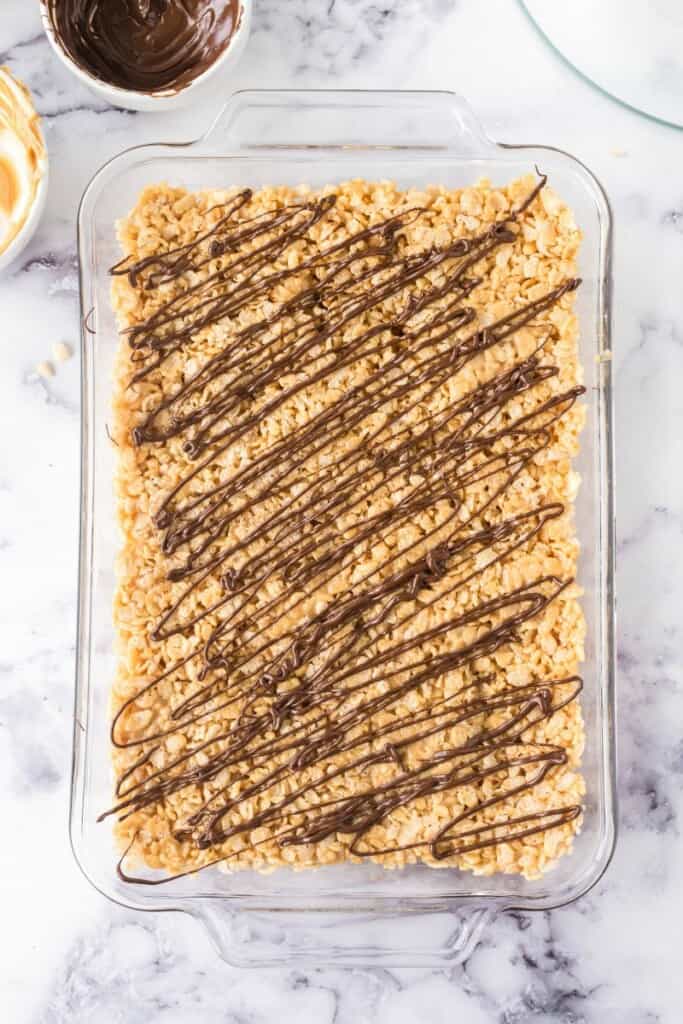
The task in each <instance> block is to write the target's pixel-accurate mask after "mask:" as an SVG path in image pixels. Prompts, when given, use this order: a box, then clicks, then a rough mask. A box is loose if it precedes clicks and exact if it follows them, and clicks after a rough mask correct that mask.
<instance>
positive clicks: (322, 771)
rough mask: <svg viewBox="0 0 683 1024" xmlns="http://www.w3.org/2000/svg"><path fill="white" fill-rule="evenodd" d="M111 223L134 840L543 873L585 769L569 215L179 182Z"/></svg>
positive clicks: (121, 750) (124, 745) (125, 745)
mask: <svg viewBox="0 0 683 1024" xmlns="http://www.w3.org/2000/svg"><path fill="white" fill-rule="evenodd" d="M119 236H120V240H121V245H122V247H123V252H124V258H123V259H122V260H121V262H120V263H119V264H118V265H117V266H116V267H114V268H113V270H112V273H113V302H114V307H115V310H116V313H117V316H118V320H119V324H120V329H121V342H120V348H119V352H118V358H117V366H116V380H115V390H114V417H115V418H114V426H113V439H114V440H115V442H116V444H117V446H118V449H117V452H118V477H117V502H118V514H119V522H120V526H121V531H122V538H123V539H122V547H121V553H120V559H119V563H118V589H117V595H116V601H115V610H114V614H115V623H116V629H117V635H118V654H119V668H118V675H117V678H116V680H115V683H114V687H113V696H112V703H113V724H112V741H113V748H114V755H113V756H114V765H115V771H116V776H117V782H116V792H115V800H114V806H113V807H112V808H111V809H110V810H109V811H108V812H106V813H107V814H114V815H115V816H116V832H117V836H118V838H119V840H120V843H121V847H122V849H126V850H129V855H128V858H127V860H126V865H128V864H134V863H135V860H137V861H138V863H140V862H142V863H144V864H145V865H147V866H148V867H150V868H158V869H162V870H163V872H164V873H170V874H177V873H181V872H186V871H191V870H195V869H199V868H201V867H204V866H207V865H210V864H214V863H218V864H220V865H221V867H223V868H225V869H227V870H236V869H239V868H244V867H256V868H270V867H273V866H279V865H291V866H293V867H299V868H301V867H313V866H318V865H324V864H331V863H335V862H338V861H344V860H358V861H360V860H363V859H365V858H371V859H372V860H374V861H377V862H378V863H380V864H382V865H384V866H385V867H400V866H402V865H405V864H410V863H415V862H418V861H421V862H425V863H427V864H430V865H432V866H451V867H458V868H460V869H462V870H468V871H473V872H475V873H477V874H481V875H488V874H491V873H493V872H496V871H506V872H517V873H520V874H522V875H524V876H525V877H527V878H534V877H537V876H539V875H540V874H541V873H542V872H544V871H545V870H546V869H547V868H548V867H549V866H551V865H552V864H553V863H555V862H556V861H557V859H558V858H559V857H560V856H561V855H562V854H564V853H566V852H567V851H568V850H569V849H570V847H571V844H572V838H573V836H574V834H575V833H576V831H577V829H578V828H579V826H580V821H581V801H582V797H583V794H584V784H583V780H582V777H581V775H580V773H579V760H580V756H581V751H582V745H583V728H582V721H581V711H580V707H579V702H578V700H577V695H578V693H579V691H580V689H581V680H580V678H579V677H578V675H577V671H578V668H579V662H580V661H581V659H582V657H583V641H584V620H583V616H582V612H581V607H580V604H579V597H580V592H579V588H578V586H577V584H576V582H575V574H576V562H577V554H578V545H577V541H576V538H575V533H574V526H573V520H572V502H573V498H574V495H575V492H576V487H577V483H578V478H577V475H576V473H575V472H574V471H573V470H572V466H571V460H572V457H573V456H574V455H575V454H576V451H577V443H578V434H579V431H580V428H581V424H582V419H583V411H582V405H581V402H580V401H577V399H579V397H580V395H581V393H582V391H583V388H582V386H581V369H580V366H579V364H578V361H577V321H576V317H575V315H574V313H573V312H572V304H573V297H574V292H575V290H576V288H577V287H578V285H579V283H580V282H579V281H578V280H577V278H576V277H575V273H576V267H575V261H576V254H577V249H578V245H579V237H580V236H579V231H578V230H577V227H576V225H575V223H574V219H573V216H572V213H571V211H570V210H569V209H568V208H567V207H566V206H565V205H564V204H563V202H562V201H561V200H560V199H559V198H558V197H557V196H556V195H555V194H554V193H553V192H552V191H551V189H550V188H549V187H548V186H547V185H546V182H545V179H544V178H541V179H540V180H538V179H534V178H533V177H532V176H529V177H527V178H524V179H521V180H519V181H514V182H512V183H511V184H510V185H508V186H507V187H506V188H494V187H493V186H492V185H491V184H490V183H489V182H488V181H481V182H479V183H478V184H477V185H476V186H474V187H471V188H466V189H461V190H449V189H446V188H443V187H430V188H427V189H425V190H424V191H422V190H417V189H409V190H407V191H402V190H400V189H398V188H397V187H396V186H395V185H394V184H392V183H391V182H386V181H383V182H366V181H350V182H347V183H344V184H341V185H334V186H328V187H326V188H324V189H322V190H319V191H314V190H311V189H309V188H307V187H304V186H301V187H299V188H287V187H279V188H263V189H260V190H258V191H252V190H251V189H241V190H240V189H236V188H229V189H225V190H213V191H202V192H195V193H191V192H187V191H185V190H184V189H182V188H170V187H168V186H166V185H158V186H153V187H150V188H147V189H146V190H145V191H144V192H143V193H142V195H141V196H140V198H139V200H138V203H137V205H136V207H135V209H134V210H133V211H132V212H131V214H130V216H129V217H128V218H127V219H126V220H125V221H123V222H122V223H121V224H120V225H119Z"/></svg>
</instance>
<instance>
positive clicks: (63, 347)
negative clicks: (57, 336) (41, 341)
mask: <svg viewBox="0 0 683 1024" xmlns="http://www.w3.org/2000/svg"><path fill="white" fill-rule="evenodd" d="M52 355H53V356H54V357H55V359H56V360H57V362H58V363H65V362H66V361H67V359H71V356H72V355H73V349H72V348H71V345H69V344H67V342H66V341H56V342H55V343H54V345H53V346H52Z"/></svg>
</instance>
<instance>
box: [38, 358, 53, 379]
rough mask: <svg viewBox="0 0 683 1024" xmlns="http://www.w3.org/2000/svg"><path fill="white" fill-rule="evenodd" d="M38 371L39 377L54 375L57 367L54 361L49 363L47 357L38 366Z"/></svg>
mask: <svg viewBox="0 0 683 1024" xmlns="http://www.w3.org/2000/svg"><path fill="white" fill-rule="evenodd" d="M36 373H37V374H38V376H39V377H54V375H55V368H54V366H53V365H52V363H49V362H48V361H47V359H45V360H43V362H42V363H38V365H37V366H36Z"/></svg>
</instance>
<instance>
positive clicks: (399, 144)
mask: <svg viewBox="0 0 683 1024" xmlns="http://www.w3.org/2000/svg"><path fill="white" fill-rule="evenodd" d="M202 141H203V142H204V143H205V144H207V146H209V147H211V148H215V147H216V145H217V144H218V146H219V147H220V150H221V151H225V148H226V146H227V147H228V148H229V149H230V151H232V152H234V151H238V152H239V151H244V152H249V153H254V151H258V150H264V149H266V150H273V149H278V148H279V147H286V148H287V151H288V153H290V154H291V152H292V150H296V149H297V148H300V149H302V150H310V151H315V150H329V149H334V150H350V151H353V150H354V149H355V148H356V147H359V148H360V147H362V148H363V150H364V151H367V150H368V148H370V149H385V150H406V151H407V150H410V151H411V152H414V151H415V150H418V151H426V152H428V151H430V150H434V151H444V150H446V151H450V152H453V153H454V154H457V155H458V156H459V157H471V156H474V157H478V156H486V155H490V154H491V153H493V152H496V151H497V146H496V144H495V142H493V140H492V139H490V138H489V137H488V135H487V134H486V132H485V131H484V129H483V128H482V126H481V124H480V122H479V120H478V119H477V118H476V116H475V115H474V113H473V111H472V109H471V108H470V106H469V105H468V104H467V103H466V102H465V100H464V99H462V97H461V96H458V95H456V94H455V93H452V92H380V91H372V92H363V91H355V90H349V91H344V90H341V91H340V90H320V91H316V92H305V91H299V90H296V89H292V90H284V91H278V92H275V91H271V90H268V89H263V90H261V89H250V90H245V91H243V92H238V93H235V95H234V96H232V97H231V98H230V99H229V100H228V102H227V103H226V105H225V106H224V107H223V109H222V110H221V111H220V113H219V114H218V116H217V118H216V120H215V121H214V123H213V125H212V127H211V128H210V129H209V131H208V132H207V133H206V135H205V136H204V139H203V140H202Z"/></svg>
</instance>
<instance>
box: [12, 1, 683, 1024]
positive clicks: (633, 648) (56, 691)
mask: <svg viewBox="0 0 683 1024" xmlns="http://www.w3.org/2000/svg"><path fill="white" fill-rule="evenodd" d="M37 8H38V4H37V0H33V2H29V0H4V2H3V4H2V13H1V14H0V63H8V64H9V65H10V67H11V68H12V69H13V70H15V71H16V72H17V73H18V74H19V75H20V76H21V77H23V78H24V79H25V80H26V81H27V82H28V84H29V85H30V87H31V88H32V89H33V92H34V95H35V97H36V100H37V104H38V107H39V110H40V112H41V113H42V114H43V117H44V127H45V133H46V136H47V141H48V146H49V150H50V158H51V180H50V190H49V198H48V207H47V212H46V215H45V218H44V220H43V222H42V224H41V227H40V228H39V230H38V233H37V234H36V236H35V237H34V239H33V241H32V243H31V244H30V246H29V248H28V249H27V250H26V251H25V252H24V254H23V255H22V256H21V257H20V259H19V261H18V263H17V264H15V266H14V267H12V268H10V270H9V271H7V272H6V273H5V274H4V276H3V277H2V278H1V279H0V311H1V314H2V320H1V323H2V330H1V331H0V346H1V356H2V373H1V374H0V421H1V422H2V435H1V436H2V439H3V440H2V444H1V445H0V580H1V581H2V586H1V587H0V683H1V685H0V768H1V771H0V806H1V807H2V818H3V823H4V828H3V830H2V836H3V841H1V842H0V906H1V907H2V916H1V918H0V945H1V946H2V953H1V954H0V1005H1V1006H2V1008H3V1010H2V1013H1V1014H0V1016H1V1017H2V1020H3V1021H5V1022H7V1024H24V1022H28V1021H31V1022H34V1021H40V1022H49V1024H52V1022H69V1024H80V1022H88V1024H112V1022H116V1021H120V1022H124V1024H137V1022H145V1024H152V1022H154V1024H156V1022H163V1024H185V1022H189V1021H195V1020H199V1021H202V1024H213V1022H218V1021H221V1022H234V1024H237V1022H239V1024H261V1022H267V1021H275V1020H278V1021H290V1020H291V1021H294V1020H300V1021H302V1022H304V1024H332V1022H336V1024H346V1022H351V1021H353V1022H355V1024H362V1022H365V1021H377V1022H383V1021H390V1020H391V1021H392V1022H393V1024H402V1022H407V1021H413V1020H415V1021H417V1020H420V1021H425V1022H429V1024H439V1022H444V1024H445V1022H449V1024H450V1022H452V1021H463V1022H466V1024H493V1022H496V1024H526V1022H529V1024H545V1022H551V1021H552V1022H563V1024H578V1022H586V1024H654V1022H660V1024H679V1022H680V1021H681V1019H682V1018H683V1010H681V1009H680V1004H681V1000H682V999H683V972H682V971H681V924H680V917H681V914H682V913H683V856H682V852H683V850H682V844H681V839H680V830H681V818H682V815H683V796H682V795H681V789H682V783H683V739H682V738H681V737H682V736H683V731H682V728H681V726H682V725H683V682H682V674H681V667H682V665H683V657H682V650H681V635H682V634H681V626H680V608H681V607H683V475H682V474H681V455H682V454H683V452H682V448H683V446H682V444H681V439H682V438H683V399H682V398H681V395H682V394H683V391H682V390H681V384H680V381H681V379H683V306H682V304H681V274H682V272H683V178H682V176H681V157H682V156H683V134H681V133H679V132H676V131H675V130H673V129H670V128H666V127H663V126H660V125H657V124H655V123H652V122H649V121H647V120H645V119H643V118H640V117H638V116H636V115H635V114H633V113H631V112H629V111H627V110H625V109H622V108H621V107H619V106H618V105H617V104H615V103H613V102H612V101H610V100H609V99H607V98H605V97H603V96H601V95H600V94H598V93H597V92H595V91H594V90H593V89H592V88H591V87H590V86H588V85H587V84H585V83H584V82H583V81H582V80H581V79H580V78H578V77H577V76H576V75H574V74H573V73H572V72H571V71H570V70H569V69H568V68H567V67H565V66H564V65H563V64H562V63H561V61H559V60H558V59H557V58H556V57H555V56H553V54H552V53H551V52H550V51H549V50H548V49H547V48H546V46H545V45H544V43H543V42H542V41H541V40H540V38H539V37H538V36H537V35H536V33H535V31H534V29H533V28H532V26H531V25H530V24H529V22H528V21H527V20H526V18H525V16H524V15H523V14H522V13H521V11H520V9H519V8H518V6H517V4H516V3H514V2H513V0H489V3H487V4H478V3H476V2H474V0H460V2H454V0H385V2H384V3H380V4H376V3H371V2H369V0H336V2H335V0H288V2H287V3H280V2H277V0H256V2H255V19H254V29H253V35H252V39H251V41H250V44H249V47H248V51H247V54H246V56H245V58H244V60H243V62H242V64H241V66H240V68H239V69H238V71H237V73H236V74H235V77H234V87H235V88H241V87H245V86H274V87H275V86H290V87H291V86H318V87H322V86H328V87H329V86H339V87H353V86H355V87H372V88H376V87H386V88H435V87H436V88H446V89H455V90H457V91H459V92H461V93H462V94H463V95H464V96H466V97H467V98H468V99H469V100H470V102H471V104H472V105H473V107H474V108H475V110H476V111H477V113H478V114H479V116H480V117H481V118H482V120H483V122H484V123H485V125H486V127H487V128H488V130H489V132H490V133H491V134H492V135H494V136H495V137H497V138H499V139H502V140H506V141H511V142H543V143H548V144H553V145H556V146H559V147H562V148H563V149H567V150H569V151H571V152H573V153H575V154H576V155H577V156H579V157H580V158H581V159H582V160H584V161H585V162H586V163H587V164H588V166H589V167H591V168H592V169H593V170H594V171H595V173H596V174H597V175H598V177H599V178H600V179H601V180H602V181H603V182H604V184H605V186H606V189H607V191H608V193H609V196H610V199H611V201H612V203H613V207H614V212H615V218H616V260H615V268H614V276H615V309H614V312H615V323H614V342H613V346H614V371H615V383H616V400H617V497H618V537H619V546H618V551H619V554H618V561H619V564H618V593H619V614H620V622H619V683H618V686H619V739H620V768H619V780H620V796H621V812H620V818H621V822H620V824H621V836H620V840H619V844H618V848H617V853H616V856H615V859H614V861H613V864H612V866H611V868H610V869H609V871H608V873H607V874H606V876H605V877H604V879H603V880H602V882H601V883H600V884H599V885H598V887H597V888H596V889H594V890H593V891H592V892H591V893H590V895H589V896H587V897H584V898H583V899H581V900H580V901H579V902H578V903H576V904H575V905H573V906H571V907H568V908H565V909H563V910H558V911H554V912H550V913H542V914H538V915H526V914H517V915H515V916H513V917H505V918H501V919H499V920H497V921H496V922H495V923H494V925H493V926H492V927H491V928H490V929H489V931H488V932H487V933H486V934H485V936H484V939H483V941H482V943H481V944H480V946H479V947H478V948H477V950H476V951H475V952H474V953H473V955H472V956H471V957H470V958H469V959H468V960H467V961H466V963H465V964H464V965H463V966H461V967H458V968H454V969H452V970H450V971H426V970H421V971H411V970H392V971H388V970H381V969H355V970H352V971H343V970H340V969H301V968H296V969H294V968H278V969H272V970H268V971H257V970H253V971H249V970H240V969H236V968H232V967H230V966H227V965H226V964H225V963H223V962H222V961H220V960H219V959H218V958H217V956H216V954H215V953H214V952H213V949H212V948H211V946H210V944H209V941H208V939H207V937H206V935H205V934H204V932H203V931H202V929H201V928H200V926H199V925H198V924H196V923H195V922H194V921H192V920H191V919H190V918H188V917H185V916H183V915H180V914H166V915H146V916H145V915H141V914H136V913H134V912H131V911H127V910H124V909H121V908H119V907H116V906H114V905H112V904H110V903H108V902H107V901H106V900H105V899H104V898H103V897H101V896H100V895H99V894H98V893H97V892H96V891H95V890H94V889H92V888H91V886H90V885H89V883H88V882H86V881H85V879H84V878H83V877H82V876H81V874H80V872H79V870H78V868H77V866H76V864H75V862H74V860H73V858H72V855H71V851H70V848H69V842H68V836H67V803H68V789H69V775H70V768H71V764H70V760H71V716H72V687H73V671H74V635H75V609H76V561H77V514H78V434H79V424H78V420H79V365H78V362H79V361H78V356H77V355H76V358H74V359H72V360H71V361H69V362H67V363H65V364H62V365H61V366H60V368H59V372H58V374H57V376H56V377H55V378H53V379H52V380H50V381H48V382H47V383H46V382H44V381H42V380H40V379H37V378H36V377H35V376H34V374H33V370H34V367H35V365H36V363H37V362H38V361H40V360H42V359H46V358H50V351H51V347H52V344H53V343H54V342H57V341H61V340H65V341H68V342H69V343H71V344H72V345H74V346H76V345H77V344H78V308H77V303H78V296H77V264H76V248H75V227H74V218H75V213H76V207H77V203H78V200H79V197H80V194H81V192H82V190H83V187H84V185H85V183H86V182H87V181H88V179H89V178H90V176H91V175H92V173H93V172H94V170H95V169H96V168H97V167H98V166H99V165H101V164H102V163H103V162H104V161H105V160H106V159H107V158H108V157H109V156H111V155H113V154H114V153H116V152H118V151H119V150H121V149H123V148H124V147H127V146H130V145H133V144H135V143H138V142H143V141H150V140H157V139H182V138H188V137H191V136H193V135H196V134H197V130H198V128H199V127H200V122H204V123H207V124H208V122H209V121H210V119H211V117H212V114H213V112H214V109H217V107H218V105H219V104H220V101H221V98H222V97H220V96H218V95H216V97H215V103H214V105H213V107H209V106H208V105H207V107H206V109H204V110H201V111H197V110H194V111H193V112H192V113H191V114H182V115H181V114H177V115H176V114H170V115H168V114H167V115H148V114H137V115H134V114H130V113H126V112H123V111H119V110H114V109H112V108H110V107H108V106H107V105H106V104H104V103H102V102H100V101H99V100H97V99H95V98H94V97H93V96H92V95H90V94H89V93H88V92H87V91H86V90H85V89H84V88H83V87H81V86H80V85H79V84H78V83H77V82H76V80H75V79H74V78H72V77H71V76H70V75H69V73H68V72H67V71H65V70H64V69H63V68H62V67H61V66H60V65H59V64H58V63H57V62H56V60H55V58H54V57H53V55H52V53H51V51H50V50H49V48H48V45H47V42H46V41H45V38H44V36H43V34H42V32H41V28H40V22H39V19H38V14H37ZM679 602H681V604H679ZM15 836H16V837H18V839H16V840H15V838H14V837H15ZM677 922H678V923H677Z"/></svg>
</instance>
